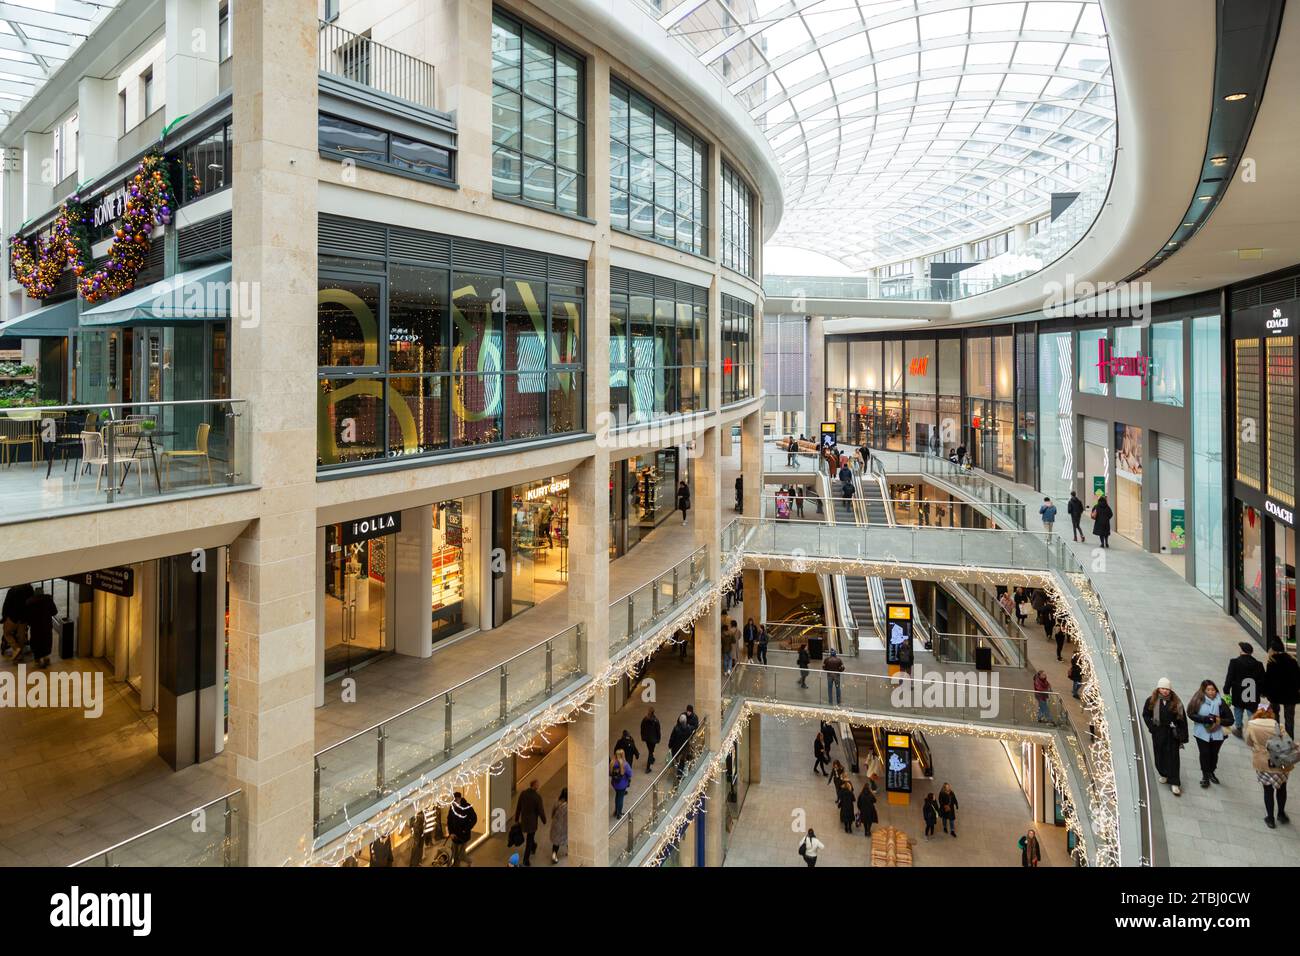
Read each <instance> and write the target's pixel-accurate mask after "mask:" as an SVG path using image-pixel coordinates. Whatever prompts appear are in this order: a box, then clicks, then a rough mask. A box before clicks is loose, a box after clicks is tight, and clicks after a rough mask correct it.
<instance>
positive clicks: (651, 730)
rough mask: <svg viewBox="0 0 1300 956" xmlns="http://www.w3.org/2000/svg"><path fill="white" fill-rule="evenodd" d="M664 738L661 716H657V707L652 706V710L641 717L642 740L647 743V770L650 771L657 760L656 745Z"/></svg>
mask: <svg viewBox="0 0 1300 956" xmlns="http://www.w3.org/2000/svg"><path fill="white" fill-rule="evenodd" d="M662 739H663V731H662V729H661V728H660V727H659V718H658V717H656V716H655V709H654V708H653V707H651V708H650V712H649V713H648V714H646V715H645V716H644V717H642V718H641V742H642V743H644V744H645V772H646V773H649V772H650V768H651V767H652V766H654V762H655V747H656V746H658V744H659V741H660V740H662Z"/></svg>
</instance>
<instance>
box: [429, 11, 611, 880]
mask: <svg viewBox="0 0 1300 956" xmlns="http://www.w3.org/2000/svg"><path fill="white" fill-rule="evenodd" d="M451 6H456V4H451ZM481 6H482V7H483V13H482V16H483V17H485V18H490V17H491V4H488V3H484V4H482V5H481ZM481 26H482V30H483V36H485V37H486V36H487V35H488V34H489V33H490V27H489V26H487V25H486V24H481ZM483 70H484V71H489V72H490V64H488V63H487V62H486V57H485V58H484V65H483ZM589 76H590V89H591V97H592V104H591V105H592V108H591V112H590V113H589V114H588V115H589V116H591V118H592V122H591V130H590V135H591V137H592V138H591V140H590V142H595V143H606V142H608V141H609V65H608V63H607V62H606V61H604V59H603V57H598V58H596V59H595V60H594V61H592V63H591V67H590V73H589ZM486 82H487V83H488V85H489V86H490V82H491V77H490V75H489V76H487V79H486ZM489 92H490V91H489ZM485 115H486V114H485ZM488 135H489V136H490V131H489V132H488ZM485 148H486V147H485ZM485 175H489V176H490V171H487V172H486V173H485ZM487 188H489V189H490V188H491V184H490V182H489V183H488V186H487ZM587 209H588V211H589V213H590V215H591V216H592V217H593V218H595V219H597V220H598V221H601V222H607V221H608V219H609V169H608V165H607V164H602V163H595V164H592V166H591V174H590V175H589V176H588V179H587ZM583 334H584V337H585V338H584V341H585V355H586V381H585V383H584V387H585V395H586V406H585V407H586V416H587V430H588V431H591V432H596V433H597V434H605V433H606V430H605V429H604V428H602V427H601V424H602V423H603V422H605V421H606V417H607V416H608V414H609V238H608V235H607V234H604V233H602V234H601V238H600V239H598V240H597V242H596V243H594V244H593V246H592V249H591V256H590V258H589V259H588V261H587V317H586V325H585V328H584V329H583ZM609 464H610V461H609V446H608V444H602V443H600V442H597V447H596V452H595V454H594V455H593V456H592V457H591V458H589V459H587V460H586V461H585V462H583V463H582V464H581V465H580V466H579V467H578V468H577V469H576V470H575V471H574V472H572V473H571V474H570V476H569V615H570V617H569V619H570V620H572V621H582V622H584V623H585V625H586V628H587V672H588V673H590V674H598V673H600V672H601V671H603V670H604V669H605V668H606V667H607V666H608V664H609ZM591 711H592V712H591V713H590V714H582V715H581V716H580V717H579V718H578V720H577V721H576V722H575V723H573V724H570V725H569V768H568V769H569V853H570V855H571V856H572V857H573V862H574V865H576V866H608V865H609V823H610V806H609V804H610V786H609V759H610V741H609V695H608V694H597V695H596V698H595V700H594V701H593V702H592V707H591Z"/></svg>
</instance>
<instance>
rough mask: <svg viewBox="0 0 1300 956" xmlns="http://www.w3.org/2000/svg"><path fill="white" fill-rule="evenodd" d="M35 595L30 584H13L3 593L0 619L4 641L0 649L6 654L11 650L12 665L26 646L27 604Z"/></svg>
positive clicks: (16, 661) (0, 643)
mask: <svg viewBox="0 0 1300 956" xmlns="http://www.w3.org/2000/svg"><path fill="white" fill-rule="evenodd" d="M35 594H36V590H35V588H33V587H32V586H31V585H30V584H15V585H14V586H13V587H11V588H10V589H9V590H8V591H6V592H5V600H4V605H3V606H0V619H3V622H4V640H3V641H0V649H3V650H4V651H5V653H8V649H9V648H13V660H14V663H15V664H17V663H18V659H19V658H20V657H22V656H23V649H24V648H25V647H26V646H27V630H28V627H27V602H28V601H30V600H31V599H32V597H33V596H34V595H35Z"/></svg>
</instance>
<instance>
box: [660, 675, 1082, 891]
mask: <svg viewBox="0 0 1300 956" xmlns="http://www.w3.org/2000/svg"><path fill="white" fill-rule="evenodd" d="M830 712H835V713H837V714H839V715H840V716H842V717H843V718H844V719H846V720H848V722H849V723H851V724H862V725H869V726H874V725H876V724H879V723H886V722H887V723H888V724H889V726H890V727H898V728H900V729H902V730H908V731H928V732H931V733H935V734H939V735H944V734H950V735H953V736H964V737H978V738H983V739H992V740H1014V741H1016V742H1018V743H1033V744H1038V745H1039V746H1040V747H1042V748H1043V753H1044V754H1046V756H1047V766H1048V773H1049V774H1050V776H1051V778H1052V782H1053V784H1054V785H1055V786H1056V788H1057V789H1058V790H1061V791H1062V792H1063V793H1065V794H1066V796H1067V799H1066V801H1065V804H1064V806H1063V807H1062V814H1063V815H1064V817H1065V825H1066V827H1067V829H1069V830H1070V831H1071V832H1073V833H1074V835H1075V836H1076V837H1077V838H1078V843H1077V844H1076V845H1075V848H1074V850H1073V851H1072V855H1073V856H1074V858H1075V860H1076V861H1079V862H1081V863H1084V864H1086V863H1087V860H1088V857H1087V845H1086V843H1085V839H1084V835H1083V832H1082V827H1081V824H1080V821H1079V817H1078V814H1077V813H1076V812H1075V808H1074V803H1073V801H1072V800H1071V799H1070V795H1071V794H1072V790H1071V787H1070V784H1069V776H1068V774H1067V772H1066V769H1065V763H1064V757H1063V756H1062V754H1061V752H1060V750H1059V748H1058V744H1057V740H1056V737H1055V736H1054V735H1053V734H1051V733H1049V732H1046V731H1016V730H1013V729H1000V728H993V727H981V726H979V725H978V724H936V722H935V721H933V720H926V719H924V718H920V719H918V718H908V717H895V716H893V715H891V716H890V717H889V719H888V721H883V720H868V719H867V718H865V717H859V716H857V715H851V714H843V713H841V712H840V711H839V709H838V708H836V707H831V706H820V707H806V706H800V705H797V704H789V703H786V702H784V701H777V700H773V699H771V698H758V699H753V698H751V699H747V700H745V701H744V702H743V703H742V704H741V705H740V710H739V712H738V714H737V716H736V721H735V723H734V724H733V725H732V728H731V730H729V731H728V732H727V733H726V734H725V735H724V736H723V738H722V742H721V744H720V745H719V747H718V749H717V751H716V752H714V753H713V754H712V755H711V756H710V758H709V760H708V762H707V763H706V764H704V770H703V772H702V774H701V775H700V778H699V780H698V781H697V783H696V785H695V786H694V787H693V788H692V790H691V792H690V793H688V794H687V795H686V796H685V797H684V798H683V799H682V802H681V805H680V806H679V807H678V809H677V812H676V813H674V814H673V815H672V816H671V817H669V818H667V819H666V820H665V821H664V822H663V823H662V824H661V825H660V826H659V827H657V828H656V829H657V830H658V832H659V834H660V835H659V837H658V838H657V839H656V841H655V843H654V844H653V846H652V849H651V850H650V852H649V853H648V854H647V856H646V858H645V860H644V862H643V863H642V864H641V865H642V866H646V867H655V866H660V865H661V864H662V863H663V861H664V860H665V859H666V858H667V856H668V854H669V853H670V852H672V849H673V847H674V846H675V845H676V843H677V841H678V840H679V839H680V836H681V833H682V831H683V830H684V829H685V828H686V826H687V825H688V824H689V823H690V822H691V821H692V820H693V819H694V818H695V815H696V813H698V812H699V811H700V810H701V809H702V808H703V807H704V805H705V804H706V803H707V802H708V800H709V790H710V789H711V788H712V786H713V784H714V783H715V782H716V781H717V780H718V779H719V778H720V777H721V775H722V774H723V773H724V772H725V770H726V764H727V757H728V756H729V755H730V754H731V751H732V748H734V747H735V746H736V745H737V744H738V743H739V742H740V739H741V737H742V736H744V733H745V731H746V729H747V727H748V725H749V720H750V718H751V717H754V716H757V715H764V716H769V717H773V718H775V719H777V720H780V721H786V722H788V721H794V720H822V719H825V717H826V715H827V713H830Z"/></svg>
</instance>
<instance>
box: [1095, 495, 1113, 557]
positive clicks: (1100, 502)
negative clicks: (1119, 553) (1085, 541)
mask: <svg viewBox="0 0 1300 956" xmlns="http://www.w3.org/2000/svg"><path fill="white" fill-rule="evenodd" d="M1113 517H1115V512H1114V511H1112V510H1111V507H1110V502H1108V501H1107V500H1106V496H1105V495H1102V496H1101V497H1099V498H1098V499H1097V503H1096V504H1095V505H1093V506H1092V533H1093V534H1095V535H1096V536H1097V539H1098V540H1099V541H1100V542H1101V546H1102V547H1103V548H1109V547H1110V519H1111V518H1113Z"/></svg>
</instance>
